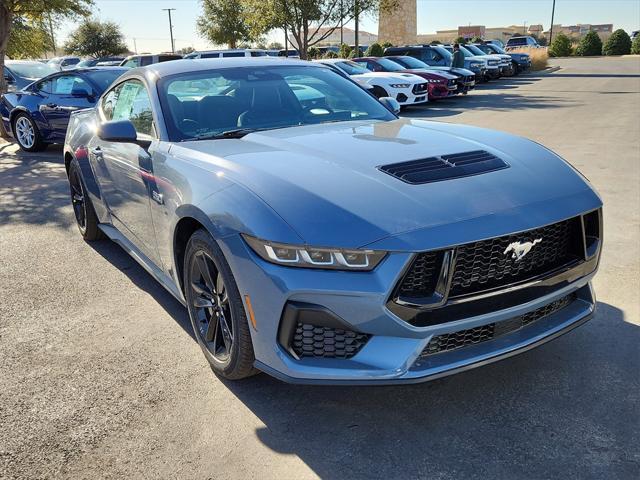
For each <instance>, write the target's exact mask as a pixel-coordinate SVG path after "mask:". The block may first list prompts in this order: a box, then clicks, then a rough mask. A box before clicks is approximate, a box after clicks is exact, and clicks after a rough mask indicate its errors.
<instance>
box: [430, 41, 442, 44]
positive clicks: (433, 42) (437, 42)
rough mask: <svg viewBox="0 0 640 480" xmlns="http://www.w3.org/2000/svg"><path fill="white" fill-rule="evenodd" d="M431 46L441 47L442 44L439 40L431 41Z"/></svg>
mask: <svg viewBox="0 0 640 480" xmlns="http://www.w3.org/2000/svg"><path fill="white" fill-rule="evenodd" d="M431 45H442V42H441V41H440V40H433V41H432V42H431Z"/></svg>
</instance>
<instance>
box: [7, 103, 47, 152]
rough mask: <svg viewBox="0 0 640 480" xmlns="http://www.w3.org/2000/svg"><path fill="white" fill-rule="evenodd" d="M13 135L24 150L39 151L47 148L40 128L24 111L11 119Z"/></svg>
mask: <svg viewBox="0 0 640 480" xmlns="http://www.w3.org/2000/svg"><path fill="white" fill-rule="evenodd" d="M12 128H13V137H14V138H15V139H16V142H18V145H19V146H20V148H21V149H22V150H24V151H25V152H39V151H41V150H44V149H45V148H47V144H46V143H45V142H44V140H43V139H42V135H40V130H38V127H37V126H36V123H35V122H34V121H33V119H32V118H31V117H30V116H29V115H28V114H26V113H23V112H21V113H19V114H17V115H16V117H15V118H14V119H13V126H12Z"/></svg>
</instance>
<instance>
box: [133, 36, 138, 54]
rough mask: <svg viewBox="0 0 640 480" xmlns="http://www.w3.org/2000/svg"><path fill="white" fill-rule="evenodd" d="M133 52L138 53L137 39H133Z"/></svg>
mask: <svg viewBox="0 0 640 480" xmlns="http://www.w3.org/2000/svg"><path fill="white" fill-rule="evenodd" d="M133 51H134V52H135V53H136V54H137V53H138V44H137V43H136V37H133Z"/></svg>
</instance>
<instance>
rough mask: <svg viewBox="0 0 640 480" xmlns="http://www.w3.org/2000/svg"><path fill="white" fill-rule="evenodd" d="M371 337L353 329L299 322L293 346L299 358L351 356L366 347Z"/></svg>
mask: <svg viewBox="0 0 640 480" xmlns="http://www.w3.org/2000/svg"><path fill="white" fill-rule="evenodd" d="M369 337H370V335H367V334H365V333H357V332H353V331H351V330H341V329H339V328H330V327H318V326H315V325H310V324H307V323H299V322H298V324H297V326H296V331H295V333H294V335H293V340H292V342H291V347H292V349H293V351H294V352H295V353H296V355H298V357H299V358H302V357H322V358H351V357H353V356H354V355H355V354H356V353H358V352H359V351H360V349H361V348H362V347H364V345H365V344H366V343H367V341H368V340H369Z"/></svg>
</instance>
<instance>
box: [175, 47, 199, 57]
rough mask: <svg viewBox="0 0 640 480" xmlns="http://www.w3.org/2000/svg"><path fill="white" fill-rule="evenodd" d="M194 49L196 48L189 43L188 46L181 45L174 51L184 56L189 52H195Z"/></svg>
mask: <svg viewBox="0 0 640 480" xmlns="http://www.w3.org/2000/svg"><path fill="white" fill-rule="evenodd" d="M195 51H196V49H195V48H193V47H192V46H191V45H189V46H188V47H183V48H181V49H180V50H176V53H177V54H178V55H182V56H183V57H184V56H185V55H189V54H190V53H192V52H195Z"/></svg>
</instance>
